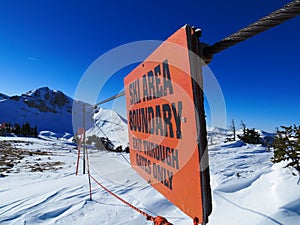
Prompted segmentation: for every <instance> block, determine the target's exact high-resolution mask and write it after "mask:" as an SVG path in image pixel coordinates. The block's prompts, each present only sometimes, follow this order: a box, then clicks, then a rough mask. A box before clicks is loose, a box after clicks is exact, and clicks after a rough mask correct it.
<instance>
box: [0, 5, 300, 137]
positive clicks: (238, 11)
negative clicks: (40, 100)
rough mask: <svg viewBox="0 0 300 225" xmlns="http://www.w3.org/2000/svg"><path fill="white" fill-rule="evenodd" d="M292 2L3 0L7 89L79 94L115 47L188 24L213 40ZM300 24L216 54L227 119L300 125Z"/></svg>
mask: <svg viewBox="0 0 300 225" xmlns="http://www.w3.org/2000/svg"><path fill="white" fill-rule="evenodd" d="M288 2H289V1H285V0H276V1H274V0H265V1H261V0H244V1H236V0H227V1H223V0H213V1H200V0H198V1H190V0H186V1H158V0H151V1H148V2H145V1H71V0H70V1H58V0H57V1H39V0H36V1H33V0H28V1H21V0H20V1H16V0H11V1H1V2H0V78H1V86H0V93H4V94H7V95H16V94H21V93H24V92H26V91H28V90H31V89H36V88H38V87H42V86H48V87H50V88H52V89H58V90H61V91H63V92H65V93H66V94H67V95H69V96H71V97H73V96H74V93H75V90H76V87H77V84H78V82H79V81H80V78H81V77H82V75H83V74H84V72H85V71H86V69H87V68H88V67H89V65H90V64H91V63H92V62H93V61H94V60H95V59H97V58H98V57H99V56H101V55H102V54H104V53H105V52H107V51H109V50H111V49H113V48H115V47H118V46H120V45H122V44H126V43H129V42H133V41H141V40H164V39H166V38H167V37H168V36H169V35H171V34H172V33H174V32H175V31H176V30H177V29H178V28H180V27H182V26H183V25H185V24H190V25H193V26H196V27H199V28H202V30H203V36H202V38H201V41H203V42H205V43H208V44H213V43H214V42H216V41H218V40H220V39H222V38H223V37H226V36H228V35H229V34H231V33H233V32H235V31H237V30H238V29H240V28H242V27H244V26H246V25H248V24H250V23H252V22H254V21H256V20H257V19H259V18H260V17H262V16H264V15H266V14H268V13H270V12H271V11H273V10H275V9H277V8H279V7H281V6H282V5H284V4H286V3H288ZM299 25H300V17H297V18H294V19H292V20H290V21H287V22H285V23H283V24H282V25H279V26H278V27H275V28H273V29H271V30H269V31H266V32H264V33H262V34H260V35H258V36H256V37H254V38H251V39H249V40H248V41H246V42H243V43H241V44H238V45H236V46H234V47H232V48H230V49H228V50H225V51H224V52H222V53H220V54H217V55H215V57H214V59H213V61H212V62H211V64H210V65H209V67H210V69H211V70H212V71H213V73H214V75H215V76H216V78H217V79H218V81H219V83H220V86H221V88H222V91H223V94H224V97H225V101H226V102H225V103H226V109H227V118H228V120H231V119H232V118H233V119H235V120H236V123H237V124H239V122H240V120H243V121H244V122H245V123H246V124H247V125H248V126H249V127H256V128H260V129H265V130H268V131H273V130H274V129H275V127H278V126H280V125H289V124H294V123H295V124H299V123H300V118H299V111H300V104H299V103H300V100H299V99H300V94H299V84H300V76H299V75H300V74H299V73H300V72H299V71H300V67H299V59H300V57H299V52H300V44H299V40H300V30H299V27H300V26H299ZM112 63H113V62H112ZM130 69H131V68H126V69H124V70H123V71H121V72H120V73H118V74H117V75H116V76H114V77H112V79H111V81H110V82H109V85H108V86H107V87H106V88H104V89H103V92H102V93H101V94H102V95H100V97H99V99H103V98H105V97H107V96H109V95H112V94H115V92H116V91H118V90H119V89H121V88H122V85H123V77H124V76H125V73H126V72H128V71H130ZM120 101H122V99H121V100H120ZM109 106H110V105H106V106H105V107H109ZM121 111H122V110H121ZM208 111H209V110H208Z"/></svg>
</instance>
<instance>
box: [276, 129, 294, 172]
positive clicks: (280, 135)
mask: <svg viewBox="0 0 300 225" xmlns="http://www.w3.org/2000/svg"><path fill="white" fill-rule="evenodd" d="M281 128H282V130H279V129H278V130H277V133H276V137H275V140H274V142H273V146H274V156H273V157H272V158H271V161H272V162H273V163H278V162H281V161H289V163H288V164H287V165H286V167H288V166H292V167H294V168H295V169H297V170H298V171H300V126H296V125H294V126H289V127H285V126H281Z"/></svg>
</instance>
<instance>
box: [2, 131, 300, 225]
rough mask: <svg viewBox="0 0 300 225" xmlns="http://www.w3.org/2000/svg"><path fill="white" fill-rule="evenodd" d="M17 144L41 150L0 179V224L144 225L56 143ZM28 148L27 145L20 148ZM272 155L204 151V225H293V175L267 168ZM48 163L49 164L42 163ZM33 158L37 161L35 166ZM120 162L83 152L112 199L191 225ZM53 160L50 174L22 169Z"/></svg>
mask: <svg viewBox="0 0 300 225" xmlns="http://www.w3.org/2000/svg"><path fill="white" fill-rule="evenodd" d="M1 140H4V138H3V137H0V141H1ZM5 140H6V141H13V140H17V141H19V142H17V143H14V146H15V147H16V148H22V149H27V150H30V151H33V152H36V151H37V150H40V151H43V152H44V151H48V152H50V153H51V155H50V156H49V155H45V156H36V155H33V156H27V157H25V158H24V159H22V160H20V163H18V164H17V165H16V166H15V168H13V169H12V171H11V173H9V174H7V175H8V176H7V177H4V178H0V182H1V183H0V224H4V225H6V224H30V225H31V224H33V225H35V224H66V225H67V224H73V225H77V224H78V225H89V224H103V225H110V224H117V225H118V224H120V225H126V224H128V225H129V224H130V225H131V224H139V225H143V224H144V225H146V224H152V223H150V222H147V221H146V220H145V218H144V217H143V216H141V215H140V214H138V213H136V212H135V211H133V210H132V209H131V208H129V207H127V206H125V205H124V204H123V203H121V202H120V201H118V200H117V199H115V198H113V197H111V196H110V195H109V194H107V193H106V192H105V191H104V190H102V189H101V188H100V187H99V186H97V184H95V183H94V182H92V190H93V201H89V192H88V179H87V176H86V175H82V172H81V169H82V165H81V162H80V167H79V168H80V175H79V176H75V162H76V153H77V151H76V149H74V146H72V145H70V144H69V143H67V142H65V141H60V140H56V139H49V140H41V139H34V138H30V139H28V138H27V139H24V138H7V137H6V138H5ZM26 142H30V144H28V143H26ZM271 155H272V153H271V152H267V151H265V149H264V148H263V147H262V146H261V145H247V144H244V143H242V142H239V141H237V142H230V143H226V144H218V145H214V146H211V147H210V149H209V157H210V172H211V186H212V191H213V212H212V215H211V216H210V218H209V219H210V222H209V225H220V224H230V225H248V224H256V225H276V224H277V225H278V224H288V225H296V224H299V221H300V191H299V190H300V185H297V181H298V177H297V176H295V175H293V173H295V172H296V171H293V170H291V169H289V168H283V167H284V164H275V165H274V164H272V163H271V162H270V157H271ZM48 157H50V159H49V158H48ZM39 158H40V160H39ZM128 158H129V157H128V155H124V154H123V155H120V154H117V153H108V152H101V151H96V150H89V159H90V164H91V174H92V175H93V176H94V177H95V178H96V179H97V180H98V181H100V182H101V183H102V184H103V185H105V186H106V187H108V188H109V189H110V190H112V191H113V192H114V193H116V194H118V195H119V196H121V197H122V198H124V199H125V200H127V201H129V202H131V203H133V204H134V205H136V206H137V207H139V208H140V209H142V210H144V211H146V212H147V213H149V214H151V215H153V216H156V215H162V216H165V217H166V218H168V220H169V221H170V222H172V223H173V224H175V225H186V224H192V221H191V219H190V218H188V217H187V216H186V215H185V214H184V213H182V212H181V211H180V210H178V209H177V208H176V207H174V206H173V205H172V204H171V203H170V202H168V201H167V200H166V199H165V198H164V197H163V196H162V195H161V194H159V193H158V192H157V191H155V190H154V189H153V188H152V187H151V186H150V185H148V184H147V182H145V181H144V180H142V179H141V178H140V177H139V176H138V175H137V174H136V173H135V172H134V171H133V170H132V169H131V168H130V165H129V163H128ZM49 161H61V162H64V163H65V164H64V165H63V166H62V168H61V169H58V170H45V171H43V172H30V171H28V169H26V168H27V167H26V166H28V165H30V163H33V164H34V163H38V164H42V162H49Z"/></svg>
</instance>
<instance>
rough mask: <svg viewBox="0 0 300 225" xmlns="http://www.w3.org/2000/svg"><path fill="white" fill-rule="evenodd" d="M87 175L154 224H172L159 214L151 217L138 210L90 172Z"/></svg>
mask: <svg viewBox="0 0 300 225" xmlns="http://www.w3.org/2000/svg"><path fill="white" fill-rule="evenodd" d="M89 176H90V177H91V178H92V180H93V181H94V182H95V183H96V184H98V185H99V186H100V187H101V188H102V189H104V190H105V191H106V192H107V193H109V194H110V195H112V196H113V197H115V198H117V199H118V200H120V201H121V202H123V203H124V204H125V205H127V206H129V207H130V208H132V209H134V210H135V211H137V212H138V213H140V214H141V215H143V216H144V217H146V219H147V220H150V221H152V222H154V225H172V224H171V223H169V222H168V221H167V220H166V219H165V218H163V217H161V216H157V217H153V216H151V215H149V214H148V213H146V212H144V211H142V210H140V209H139V208H137V207H135V206H134V205H132V204H130V203H129V202H127V201H125V200H124V199H122V198H121V197H119V196H118V195H116V194H115V193H113V192H111V191H110V190H109V189H107V188H106V187H105V186H103V185H102V184H101V183H100V182H99V181H98V180H96V178H94V177H93V176H92V175H91V174H89Z"/></svg>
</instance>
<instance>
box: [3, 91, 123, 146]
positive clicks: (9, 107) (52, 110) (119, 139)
mask: <svg viewBox="0 0 300 225" xmlns="http://www.w3.org/2000/svg"><path fill="white" fill-rule="evenodd" d="M83 105H84V106H85V111H86V113H85V128H86V130H88V135H87V136H90V135H93V134H96V135H99V136H101V137H108V138H109V139H110V140H111V141H112V142H113V143H114V144H115V145H122V146H126V145H127V142H128V137H127V125H126V123H127V122H126V120H125V119H124V118H122V117H121V116H120V115H119V114H117V113H116V112H114V111H112V110H104V109H99V110H98V111H97V112H96V113H95V110H94V107H93V106H91V105H89V104H86V103H84V102H81V101H75V100H73V99H72V98H71V97H68V96H67V95H65V94H64V93H63V92H61V91H57V90H51V89H49V88H48V87H42V88H39V89H36V90H32V91H28V92H27V93H25V94H22V95H21V96H6V95H5V94H0V123H3V122H6V123H7V122H10V123H11V124H12V125H13V124H15V123H18V124H23V123H26V122H27V121H28V122H29V123H30V124H31V125H32V126H34V125H37V127H38V130H39V131H45V130H46V131H51V132H54V133H56V135H57V136H58V137H61V136H63V135H65V133H69V134H73V133H75V132H76V131H77V129H78V128H79V127H83Z"/></svg>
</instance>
